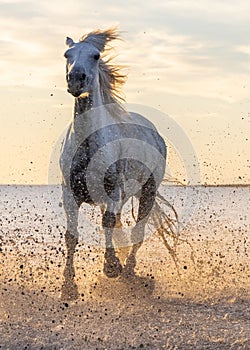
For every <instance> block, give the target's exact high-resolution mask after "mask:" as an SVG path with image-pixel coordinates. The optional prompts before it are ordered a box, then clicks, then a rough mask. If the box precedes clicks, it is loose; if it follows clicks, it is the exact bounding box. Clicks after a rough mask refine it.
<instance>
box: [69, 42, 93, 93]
mask: <svg viewBox="0 0 250 350" xmlns="http://www.w3.org/2000/svg"><path fill="white" fill-rule="evenodd" d="M66 44H67V45H68V46H69V49H68V50H67V51H66V52H65V54H64V56H65V58H66V60H67V63H66V80H67V84H68V92H69V93H71V94H72V95H73V96H74V97H79V96H80V95H81V94H84V93H91V91H92V90H93V89H94V88H95V86H96V82H97V77H98V66H99V59H100V51H99V50H98V49H97V48H96V47H95V46H94V45H92V44H91V43H88V42H85V41H80V42H78V43H75V42H74V41H73V40H72V39H71V38H67V40H66Z"/></svg>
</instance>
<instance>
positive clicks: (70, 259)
mask: <svg viewBox="0 0 250 350" xmlns="http://www.w3.org/2000/svg"><path fill="white" fill-rule="evenodd" d="M63 197H64V198H63V202H64V209H65V213H66V216H67V230H66V233H65V243H66V248H67V257H66V265H65V268H64V272H63V275H64V283H63V286H62V293H61V298H62V299H69V300H74V299H77V298H78V288H77V285H76V283H75V281H74V278H75V268H74V253H75V248H76V245H77V243H78V231H77V225H78V211H79V208H78V206H77V204H76V203H75V200H74V198H73V196H72V195H71V193H70V192H67V190H66V189H65V191H64V196H63Z"/></svg>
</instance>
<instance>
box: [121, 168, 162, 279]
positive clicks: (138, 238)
mask: <svg viewBox="0 0 250 350" xmlns="http://www.w3.org/2000/svg"><path fill="white" fill-rule="evenodd" d="M155 196H156V186H155V181H154V177H153V175H151V176H150V177H149V179H148V181H147V182H146V183H145V184H144V185H143V187H142V191H141V197H140V200H139V209H138V217H137V220H136V226H135V227H134V228H133V230H132V234H131V241H132V244H133V245H132V248H131V251H130V253H129V256H128V257H127V259H126V263H125V266H124V269H123V276H125V277H131V276H134V275H135V272H134V269H135V266H136V254H137V252H138V250H139V248H140V247H141V245H142V243H143V240H144V235H145V225H146V223H147V220H148V217H149V214H150V212H151V210H152V208H153V205H154V201H155Z"/></svg>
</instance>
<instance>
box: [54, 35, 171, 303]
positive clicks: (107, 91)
mask: <svg viewBox="0 0 250 350" xmlns="http://www.w3.org/2000/svg"><path fill="white" fill-rule="evenodd" d="M117 38H119V35H118V33H117V31H116V30H115V29H109V30H106V31H99V30H98V31H94V32H91V33H89V34H87V35H85V36H83V37H82V38H81V39H80V41H79V42H77V43H75V42H74V41H73V40H72V39H70V38H67V40H66V44H67V45H68V46H69V48H68V50H67V51H66V52H65V58H66V60H67V63H66V80H67V85H68V92H69V93H70V94H72V95H73V96H74V97H75V107H74V119H73V121H72V123H71V125H70V127H69V130H68V133H67V135H66V138H65V140H64V144H63V148H62V153H61V158H60V166H61V170H62V174H63V206H64V209H65V212H66V216H67V231H66V235H65V240H66V246H67V261H66V267H65V270H64V277H65V282H64V286H63V293H64V294H67V295H68V297H69V298H72V299H73V298H76V297H77V295H78V292H77V286H76V284H75V282H74V276H75V271H74V265H73V257H74V252H75V247H76V245H77V243H78V238H79V234H78V231H77V226H78V212H79V208H80V206H81V204H82V203H89V204H94V205H100V206H101V208H102V213H103V216H102V226H103V230H104V232H105V261H104V273H105V275H106V276H107V277H118V276H119V275H120V274H122V275H123V276H133V275H134V268H135V266H136V253H137V251H138V249H139V248H140V246H141V244H142V242H143V239H144V230H145V224H146V223H147V220H148V217H149V214H150V212H151V210H152V207H153V205H154V202H155V198H156V192H157V189H158V187H159V185H160V183H161V181H162V179H163V176H164V172H165V162H166V145H165V142H164V140H163V139H162V137H161V136H160V135H159V133H158V132H157V130H156V128H155V127H154V125H153V124H152V123H151V122H150V121H149V120H147V119H146V118H144V117H143V116H141V115H139V114H136V113H128V112H126V111H125V110H124V108H123V107H122V106H121V103H120V101H121V97H120V94H119V89H120V87H121V85H122V84H123V83H124V81H125V76H123V75H122V74H121V73H120V67H119V66H114V65H111V64H110V59H109V60H108V59H106V60H105V58H104V54H105V46H106V45H107V44H108V43H109V42H110V41H112V40H114V39H117ZM132 196H135V197H137V198H138V200H139V207H138V215H137V219H136V225H135V227H134V228H133V229H132V232H131V250H130V253H129V255H128V257H127V259H126V261H125V263H124V265H122V264H121V262H120V260H119V258H118V257H117V255H116V251H115V246H114V239H113V238H114V237H113V233H114V230H115V229H116V228H118V227H120V216H121V211H122V207H123V205H124V204H125V203H126V202H127V201H128V199H129V198H130V197H132Z"/></svg>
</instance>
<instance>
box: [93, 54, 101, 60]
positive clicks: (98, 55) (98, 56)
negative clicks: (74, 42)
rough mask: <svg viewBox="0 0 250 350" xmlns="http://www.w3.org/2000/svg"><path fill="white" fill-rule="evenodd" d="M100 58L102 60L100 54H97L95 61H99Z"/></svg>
mask: <svg viewBox="0 0 250 350" xmlns="http://www.w3.org/2000/svg"><path fill="white" fill-rule="evenodd" d="M99 58H100V54H99V53H96V54H95V55H94V59H95V60H96V61H98V60H99Z"/></svg>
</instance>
